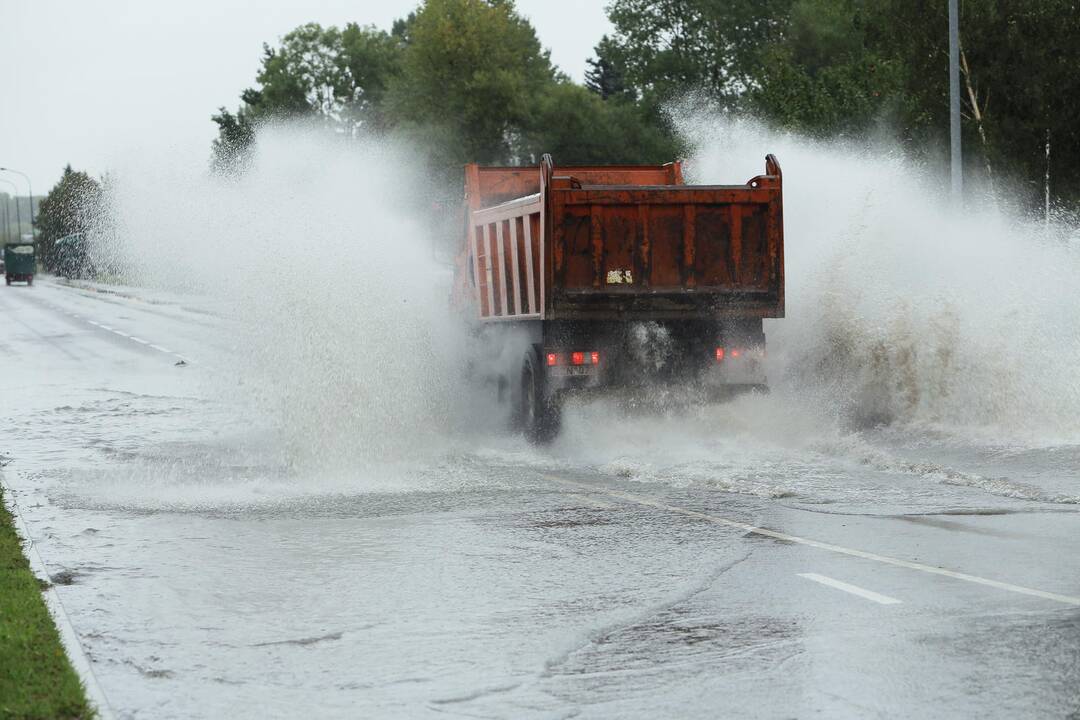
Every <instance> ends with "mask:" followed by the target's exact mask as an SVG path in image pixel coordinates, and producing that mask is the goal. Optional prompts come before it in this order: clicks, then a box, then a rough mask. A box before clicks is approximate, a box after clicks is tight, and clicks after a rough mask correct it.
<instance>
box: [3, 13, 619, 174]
mask: <svg viewBox="0 0 1080 720" xmlns="http://www.w3.org/2000/svg"><path fill="white" fill-rule="evenodd" d="M605 2H606V0H518V2H517V6H518V9H519V10H520V12H521V13H522V14H523V15H525V16H527V17H528V18H529V19H530V20H531V21H532V23H533V25H534V26H535V27H536V30H537V34H538V35H539V36H540V42H541V43H543V45H544V46H545V47H547V48H549V49H550V50H551V56H552V60H553V61H554V63H555V64H556V65H558V66H559V67H560V68H561V69H562V70H563V72H565V73H567V74H568V75H570V76H571V77H573V78H574V79H576V80H578V81H580V80H581V79H582V78H583V76H584V72H585V61H586V59H587V58H589V57H590V56H591V55H592V49H593V46H595V45H596V43H597V42H598V41H599V40H600V37H601V36H602V35H603V34H604V33H605V32H607V31H608V30H609V28H610V24H609V23H608V21H607V17H606V16H605V14H604V9H603V6H604V4H605ZM417 4H418V0H378V1H377V2H371V1H370V0H351V1H350V0H262V1H254V0H246V1H245V0H168V1H167V2H166V1H164V0H0V167H11V168H15V169H17V170H22V171H23V172H25V173H27V174H28V175H30V177H31V180H32V181H33V185H34V193H35V194H38V195H43V194H44V193H45V192H47V191H48V190H49V188H50V187H51V186H52V185H53V183H55V182H56V180H57V179H58V178H59V176H60V173H61V171H62V170H63V167H64V165H66V164H67V163H71V164H72V166H74V167H75V168H76V169H79V170H87V171H89V172H90V173H91V174H93V175H100V174H101V173H103V172H105V171H106V170H108V169H109V166H110V158H113V157H116V155H117V153H119V152H123V151H124V148H125V147H127V148H131V147H149V146H160V145H162V144H171V145H176V146H178V147H190V146H192V144H193V142H194V141H204V142H203V145H204V146H205V147H206V152H207V153H209V152H210V141H211V139H212V138H213V137H214V135H215V132H216V126H214V124H213V123H211V122H210V115H211V114H213V112H214V111H215V110H216V109H217V108H218V107H219V106H221V105H225V106H227V107H229V108H231V109H234V108H235V106H236V105H237V104H238V103H239V93H240V91H241V90H242V89H244V88H245V87H249V86H251V85H253V84H254V80H255V73H256V71H257V69H258V64H259V58H260V56H261V54H262V44H263V42H270V43H274V42H275V41H276V40H277V38H279V37H280V36H282V35H283V34H285V33H287V32H288V31H289V30H291V29H293V28H294V27H296V26H297V25H300V24H302V23H305V22H310V21H314V22H318V23H321V24H323V25H339V26H340V25H344V24H345V23H346V22H358V23H360V24H365V25H366V24H374V25H376V26H378V27H381V28H385V29H389V27H390V24H391V23H392V22H393V20H394V19H395V18H398V17H402V16H404V15H406V14H408V12H409V11H410V10H412V9H413V8H415V7H416V5H417ZM0 177H5V178H8V179H11V180H14V181H16V182H18V183H20V192H21V193H25V190H24V189H22V187H23V186H22V185H21V184H22V183H23V180H22V179H21V178H19V177H17V176H11V175H8V174H6V173H0ZM5 189H6V187H0V192H3V191H4V190H5Z"/></svg>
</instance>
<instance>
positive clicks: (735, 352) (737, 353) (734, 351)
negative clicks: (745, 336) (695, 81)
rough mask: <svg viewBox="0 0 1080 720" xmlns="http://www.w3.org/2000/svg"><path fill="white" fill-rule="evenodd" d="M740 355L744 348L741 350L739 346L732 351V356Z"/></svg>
mask: <svg viewBox="0 0 1080 720" xmlns="http://www.w3.org/2000/svg"><path fill="white" fill-rule="evenodd" d="M740 355H742V350H739V349H738V348H736V349H734V350H732V351H731V357H733V358H737V357H739V356H740Z"/></svg>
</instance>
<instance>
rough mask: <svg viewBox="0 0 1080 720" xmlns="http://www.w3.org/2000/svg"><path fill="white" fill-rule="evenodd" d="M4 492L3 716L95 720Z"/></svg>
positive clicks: (0, 493) (0, 600) (0, 552)
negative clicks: (47, 607)
mask: <svg viewBox="0 0 1080 720" xmlns="http://www.w3.org/2000/svg"><path fill="white" fill-rule="evenodd" d="M3 499H4V490H3V488H0V718H4V719H5V720H7V719H8V718H10V719H11V720H16V719H17V720H31V719H33V720H37V719H38V718H49V719H50V720H52V719H53V718H58V719H61V718H62V719H64V720H74V719H75V718H91V717H93V716H94V712H93V711H92V710H91V708H90V704H89V703H88V702H87V701H86V694H85V692H84V691H83V687H82V683H81V682H80V681H79V676H78V675H77V674H76V672H75V670H74V669H73V668H72V667H71V663H70V662H68V658H67V655H66V654H65V653H64V646H63V645H62V644H61V643H60V635H59V634H58V633H57V631H56V626H54V625H53V621H52V617H51V616H50V615H49V611H48V610H47V609H46V608H45V599H44V598H43V597H42V596H41V586H40V585H38V580H37V578H35V577H34V574H33V573H32V572H30V564H29V563H28V562H27V560H26V557H25V556H24V555H23V552H22V544H21V542H20V541H19V536H18V535H17V534H16V533H15V522H14V518H12V516H11V513H9V512H8V511H7V507H6V506H5V505H4V502H3Z"/></svg>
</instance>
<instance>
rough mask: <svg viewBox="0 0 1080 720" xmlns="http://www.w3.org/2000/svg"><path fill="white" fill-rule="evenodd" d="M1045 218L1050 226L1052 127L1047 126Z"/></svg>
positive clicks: (1044, 186) (1047, 225)
mask: <svg viewBox="0 0 1080 720" xmlns="http://www.w3.org/2000/svg"><path fill="white" fill-rule="evenodd" d="M1043 188H1044V190H1043V192H1044V195H1043V202H1044V203H1045V204H1044V206H1043V218H1044V220H1045V221H1046V227H1047V229H1049V227H1050V128H1046V182H1045V183H1044V185H1043Z"/></svg>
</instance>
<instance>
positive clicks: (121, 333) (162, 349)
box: [45, 302, 191, 364]
mask: <svg viewBox="0 0 1080 720" xmlns="http://www.w3.org/2000/svg"><path fill="white" fill-rule="evenodd" d="M45 304H46V305H48V306H49V307H51V308H52V309H53V310H56V311H57V312H61V313H63V314H64V315H67V316H68V317H72V318H75V319H76V320H83V321H84V322H86V323H88V324H90V325H93V326H94V327H96V328H101V329H102V330H108V331H109V332H111V333H113V334H114V335H119V336H120V337H122V338H124V339H126V340H131V341H133V342H137V343H139V344H140V345H145V346H146V347H148V348H151V349H153V350H157V351H158V352H160V353H164V354H166V355H172V356H173V357H174V358H176V359H177V360H182V361H183V362H184V364H190V362H191V361H190V360H188V359H187V358H185V357H184V356H183V355H181V354H179V353H176V352H173V351H172V350H170V349H169V348H167V347H162V346H161V345H156V344H154V343H152V342H150V341H149V340H143V339H142V338H139V337H135V336H134V335H128V334H127V333H126V332H124V331H123V330H117V329H116V328H114V327H111V326H109V325H105V324H104V323H99V322H96V321H94V320H89V319H84V318H83V317H82V316H81V315H79V314H78V313H73V312H71V311H70V310H65V309H64V308H62V307H59V306H58V305H54V304H52V303H50V302H46V303H45Z"/></svg>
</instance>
